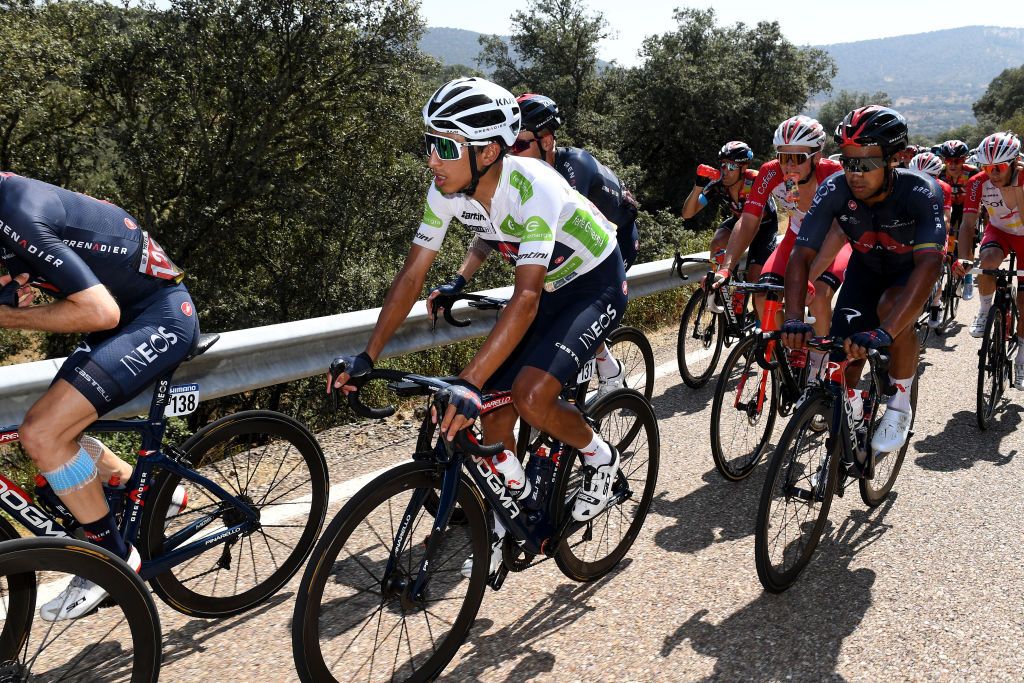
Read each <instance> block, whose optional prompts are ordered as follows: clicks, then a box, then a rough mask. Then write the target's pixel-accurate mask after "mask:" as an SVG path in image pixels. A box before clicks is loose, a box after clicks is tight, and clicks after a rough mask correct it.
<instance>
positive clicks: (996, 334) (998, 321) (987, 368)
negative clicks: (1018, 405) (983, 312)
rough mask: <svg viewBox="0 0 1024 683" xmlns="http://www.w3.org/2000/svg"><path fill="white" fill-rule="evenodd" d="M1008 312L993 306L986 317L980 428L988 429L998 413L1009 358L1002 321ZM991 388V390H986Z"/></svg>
mask: <svg viewBox="0 0 1024 683" xmlns="http://www.w3.org/2000/svg"><path fill="white" fill-rule="evenodd" d="M1004 320H1005V314H1004V312H1003V311H1002V309H1001V308H1000V307H999V306H992V308H991V309H989V312H988V319H987V320H986V321H985V335H984V336H983V337H982V339H981V348H980V349H979V350H978V390H977V406H976V412H975V415H976V416H977V419H978V428H979V429H981V430H983V431H984V430H986V429H988V427H989V424H990V423H991V421H992V417H993V416H994V415H995V411H996V405H997V404H998V403H999V399H1000V398H1001V396H1002V385H1003V378H1002V375H1003V366H1004V364H1005V361H1006V352H1005V343H1006V340H1005V336H1004V334H1003V321H1004ZM986 389H988V392H986Z"/></svg>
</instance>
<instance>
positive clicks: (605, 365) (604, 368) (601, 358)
mask: <svg viewBox="0 0 1024 683" xmlns="http://www.w3.org/2000/svg"><path fill="white" fill-rule="evenodd" d="M594 358H596V359H597V374H598V376H599V377H601V378H602V379H608V378H609V377H614V376H615V375H617V374H618V373H619V364H618V363H617V362H616V360H615V356H613V355H612V351H611V349H609V348H608V346H607V345H605V347H604V350H603V351H598V352H597V355H595V356H594Z"/></svg>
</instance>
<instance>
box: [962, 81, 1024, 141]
mask: <svg viewBox="0 0 1024 683" xmlns="http://www.w3.org/2000/svg"><path fill="white" fill-rule="evenodd" d="M1020 112H1024V66H1019V67H1017V68H1015V69H1005V70H1004V71H1003V72H1002V73H1001V74H999V75H998V76H996V77H995V78H994V79H992V82H991V83H989V84H988V88H986V89H985V94H984V95H982V96H981V99H979V100H978V101H977V102H975V103H974V115H975V116H976V117H977V119H978V121H980V122H982V123H983V124H984V125H987V126H988V127H990V128H996V127H999V126H998V124H999V123H1001V122H1003V121H1007V120H1009V119H1011V118H1013V117H1014V116H1015V115H1016V114H1018V113H1020Z"/></svg>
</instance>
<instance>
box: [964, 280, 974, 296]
mask: <svg viewBox="0 0 1024 683" xmlns="http://www.w3.org/2000/svg"><path fill="white" fill-rule="evenodd" d="M973 298H974V273H967V275H966V276H964V301H970V300H971V299H973Z"/></svg>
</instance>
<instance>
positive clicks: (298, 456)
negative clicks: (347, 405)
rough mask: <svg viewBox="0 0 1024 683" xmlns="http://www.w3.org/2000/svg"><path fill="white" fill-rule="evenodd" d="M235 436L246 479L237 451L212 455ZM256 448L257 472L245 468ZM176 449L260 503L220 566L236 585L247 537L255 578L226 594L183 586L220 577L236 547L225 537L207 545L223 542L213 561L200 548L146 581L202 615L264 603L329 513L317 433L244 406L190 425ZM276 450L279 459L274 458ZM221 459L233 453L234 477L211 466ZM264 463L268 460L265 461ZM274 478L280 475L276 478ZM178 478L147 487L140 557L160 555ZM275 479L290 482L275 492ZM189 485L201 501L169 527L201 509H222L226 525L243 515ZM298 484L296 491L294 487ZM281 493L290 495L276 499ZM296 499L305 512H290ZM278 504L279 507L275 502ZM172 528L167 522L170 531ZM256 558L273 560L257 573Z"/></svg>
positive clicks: (166, 476)
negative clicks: (255, 519) (254, 522)
mask: <svg viewBox="0 0 1024 683" xmlns="http://www.w3.org/2000/svg"><path fill="white" fill-rule="evenodd" d="M235 443H237V444H238V445H239V446H241V447H242V448H243V449H245V450H244V453H243V454H242V456H241V457H244V458H246V468H247V469H246V481H245V483H244V484H242V480H241V476H239V475H240V472H239V471H238V470H239V468H237V467H236V466H235V464H236V463H235V460H236V457H239V456H234V455H232V456H229V458H219V457H218V456H219V451H218V448H219V447H221V446H222V445H223V446H225V447H226V449H227V448H230V447H231V446H233V445H234V444H235ZM258 449H262V450H260V451H258V456H259V457H258V459H257V460H256V464H255V467H256V468H259V469H260V470H261V474H259V475H257V471H256V470H253V469H250V468H249V465H250V463H251V462H252V460H253V457H254V455H256V454H257V450H258ZM182 450H184V451H185V452H186V453H187V454H188V455H189V458H190V460H191V462H192V463H193V467H194V469H196V470H197V471H198V470H201V469H202V468H208V469H209V470H210V471H208V472H206V473H205V476H207V477H208V478H210V479H214V480H215V479H216V478H217V477H216V476H215V475H218V474H219V475H220V478H221V480H220V481H218V483H219V484H220V485H221V486H222V487H223V488H224V489H225V490H227V491H228V492H229V493H231V494H232V495H235V496H238V497H243V498H248V499H249V502H250V503H252V504H253V505H254V506H255V507H256V508H257V509H258V510H259V512H260V516H261V520H260V524H259V526H258V527H257V528H256V529H254V530H252V531H251V532H249V533H247V534H244V535H242V536H239V537H237V540H236V541H235V543H234V545H237V546H238V548H237V550H238V551H239V552H238V558H237V560H238V561H237V562H233V563H231V564H230V565H229V566H228V567H227V568H226V569H227V571H229V572H231V573H232V574H234V576H233V578H234V579H235V581H234V585H235V586H237V585H238V577H239V576H241V572H242V568H243V562H242V560H243V554H244V551H245V545H246V543H248V546H249V553H250V556H251V557H249V558H245V560H246V562H245V564H247V565H248V566H251V568H252V569H251V572H252V579H253V581H252V585H251V587H249V588H247V589H245V590H243V591H241V592H232V593H231V594H230V595H210V594H207V592H206V591H205V590H204V592H200V590H198V588H197V587H195V586H189V585H186V584H188V583H192V582H193V581H195V580H199V579H201V578H203V577H204V576H212V575H214V574H216V576H218V577H219V576H220V573H219V572H222V571H224V570H225V568H224V567H222V566H220V564H223V562H224V560H225V558H227V559H228V561H229V562H230V560H231V559H232V556H233V555H234V550H235V549H233V548H230V547H229V546H228V545H227V544H220V545H216V546H212V548H221V551H220V559H219V560H215V555H214V552H213V551H211V550H207V551H205V552H204V553H202V554H201V555H199V556H197V557H194V558H192V559H190V560H187V561H186V562H184V563H182V564H179V565H177V566H175V567H172V568H171V569H170V570H169V571H167V572H164V573H162V574H160V575H158V576H155V577H153V578H152V579H150V584H151V585H152V587H153V591H154V592H155V593H156V594H157V595H159V596H160V598H161V599H163V600H164V601H165V602H166V603H167V604H168V605H170V606H171V607H173V608H174V609H176V610H178V611H179V612H181V613H183V614H188V615H189V616H197V617H204V618H215V617H226V616H231V615H233V614H239V613H241V612H244V611H246V610H248V609H251V608H253V607H255V606H256V605H258V604H260V603H262V602H263V601H265V600H266V599H267V598H269V597H270V596H272V595H273V594H274V593H276V592H277V591H278V590H280V588H281V587H282V586H284V584H285V583H287V582H288V580H289V579H291V577H292V576H294V575H295V573H296V572H297V571H298V570H299V568H300V567H301V566H302V563H303V562H304V561H305V560H306V558H307V557H308V556H309V553H310V552H311V551H312V549H313V545H314V544H315V543H316V539H317V536H318V535H319V533H320V529H321V528H322V527H323V523H324V518H325V517H326V515H327V505H328V500H327V485H328V480H327V462H326V460H325V459H324V454H323V451H322V450H321V448H320V444H319V443H318V442H317V440H316V437H315V436H313V434H311V433H310V432H309V430H308V429H306V427H304V426H303V425H302V424H301V423H299V422H298V421H296V420H293V419H292V418H290V417H288V416H287V415H282V414H281V413H277V412H274V411H270V410H252V411H245V412H240V413H235V414H234V415H228V416H226V417H223V418H221V419H219V420H217V421H216V422H213V423H211V424H209V425H207V426H205V427H203V428H202V429H200V430H199V431H198V432H196V433H195V434H194V435H193V436H192V437H191V438H190V439H188V440H187V441H186V442H185V444H184V445H183V446H182ZM278 456H279V460H280V463H279V464H277V463H278V461H277V460H276V459H275V458H278ZM226 459H230V460H231V463H232V470H233V473H234V475H235V478H234V483H232V480H231V478H230V477H225V476H224V475H223V474H221V473H220V471H219V468H218V467H217V465H218V464H219V463H222V462H224V460H226ZM286 459H288V461H294V463H295V464H294V465H291V464H289V468H290V469H288V470H285V462H286ZM265 465H269V466H268V467H266V468H264V467H263V466H265ZM300 465H302V466H304V469H303V470H302V472H300V473H298V474H296V471H297V470H298V468H299V467H300ZM268 474H269V475H270V476H271V479H270V484H269V485H267V484H266V482H265V481H264V479H265V478H266V476H267V475H268ZM279 477H281V478H280V479H279ZM179 482H181V477H179V476H177V475H172V474H171V473H170V472H163V473H161V474H160V476H158V477H157V479H156V484H155V485H154V488H153V490H152V491H151V492H150V495H149V498H148V500H150V501H152V502H151V503H150V504H149V505H146V506H145V508H144V512H143V518H142V529H141V531H140V540H141V541H142V543H141V544H140V548H139V551H140V553H142V556H143V557H144V558H146V559H154V558H158V557H159V556H160V555H161V554H163V546H164V541H165V540H166V535H165V533H166V532H165V523H168V518H167V511H168V509H169V506H170V504H171V500H172V496H173V495H174V492H175V489H176V488H177V485H178V484H179ZM277 482H280V483H281V485H286V486H289V487H292V488H291V489H289V490H287V491H285V492H284V493H281V492H280V491H277V490H274V488H273V486H274V484H275V483H277ZM187 485H188V487H189V488H188V490H189V493H190V496H191V500H192V501H199V498H200V496H205V497H206V503H207V504H204V505H201V506H200V507H199V508H198V509H196V508H194V507H192V506H189V507H188V508H186V509H185V511H184V513H183V514H182V515H180V516H178V517H173V518H171V519H170V520H169V523H170V524H171V525H172V527H173V526H176V525H179V524H184V523H185V522H187V521H188V520H189V518H190V516H191V515H198V514H199V513H200V512H202V511H203V510H204V508H209V509H210V513H211V514H210V515H208V516H211V517H212V516H213V515H214V514H221V513H222V511H223V514H224V517H225V522H224V524H225V528H226V526H227V523H228V521H231V522H235V521H241V520H240V518H238V514H239V513H237V512H235V513H232V511H231V510H230V509H228V508H227V507H226V506H225V505H224V504H223V503H221V502H220V501H219V499H216V498H214V497H213V496H212V495H211V494H209V493H207V492H206V490H205V489H204V488H202V487H200V486H199V485H198V484H194V483H191V482H188V484H187ZM300 487H301V492H299V493H295V492H296V491H298V490H299V489H300ZM250 494H252V495H250ZM260 495H262V500H260V499H259V498H258V497H257V496H260ZM285 496H288V498H287V499H285V500H279V499H282V498H285ZM295 500H300V501H304V504H308V506H309V509H308V512H307V511H305V510H301V511H296V510H295V509H294V506H295V505H296V504H300V505H302V504H303V502H300V503H295V502H294V501H295ZM200 502H201V501H200ZM277 506H281V507H280V509H278V508H277ZM289 506H291V507H289ZM284 514H287V515H290V517H282V519H280V520H277V519H276V517H277V516H281V515H284ZM232 515H234V518H233V517H232ZM291 517H297V518H298V519H299V520H301V521H300V523H298V524H277V523H275V524H273V525H271V524H269V523H268V521H273V522H278V521H280V522H286V521H287V520H288V519H290V518H291ZM213 526H214V525H213V524H211V525H210V526H209V527H204V528H203V529H202V531H201V532H200V533H202V534H206V535H209V534H211V533H213V532H215V531H216V530H215V529H214V528H213ZM272 528H273V529H275V530H276V529H280V530H281V531H275V532H274V533H270V532H269V531H268V529H272ZM300 528H301V532H300V533H299V534H298V539H297V540H293V539H291V538H289V539H288V541H282V540H281V539H280V538H278V537H277V534H279V533H281V534H289V535H291V536H294V535H295V532H294V531H292V529H300ZM173 530H174V529H173V528H172V529H171V531H173ZM257 534H258V535H259V536H260V537H261V538H260V539H259V540H260V541H262V544H261V545H260V548H259V550H260V553H261V555H260V556H259V558H257V555H256V552H257V548H256V545H254V541H253V538H254V537H255V536H256V535H257ZM272 542H273V543H274V544H275V546H274V547H272V546H271V543H272ZM264 548H266V554H265V555H264V554H262V553H263V551H264ZM278 549H280V550H278ZM285 551H286V552H287V554H286V556H285V557H284V558H283V559H280V556H279V555H278V554H276V553H281V554H284V553H285ZM204 558H205V559H204ZM257 559H259V560H262V561H269V562H272V563H273V564H274V565H276V568H275V569H274V570H273V571H271V572H270V574H269V575H268V576H267V577H266V578H260V575H259V572H260V567H259V566H258V564H257ZM211 560H214V562H211ZM261 563H262V562H261ZM194 564H197V565H200V566H205V565H206V564H217V565H218V566H216V567H213V568H211V569H209V570H208V571H199V570H197V569H196V568H193V565H194ZM211 572H212V573H211ZM248 573H249V569H248V568H246V574H247V576H248ZM217 587H218V581H217V579H216V578H214V579H213V585H212V587H211V588H210V592H215V591H216V590H217Z"/></svg>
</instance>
